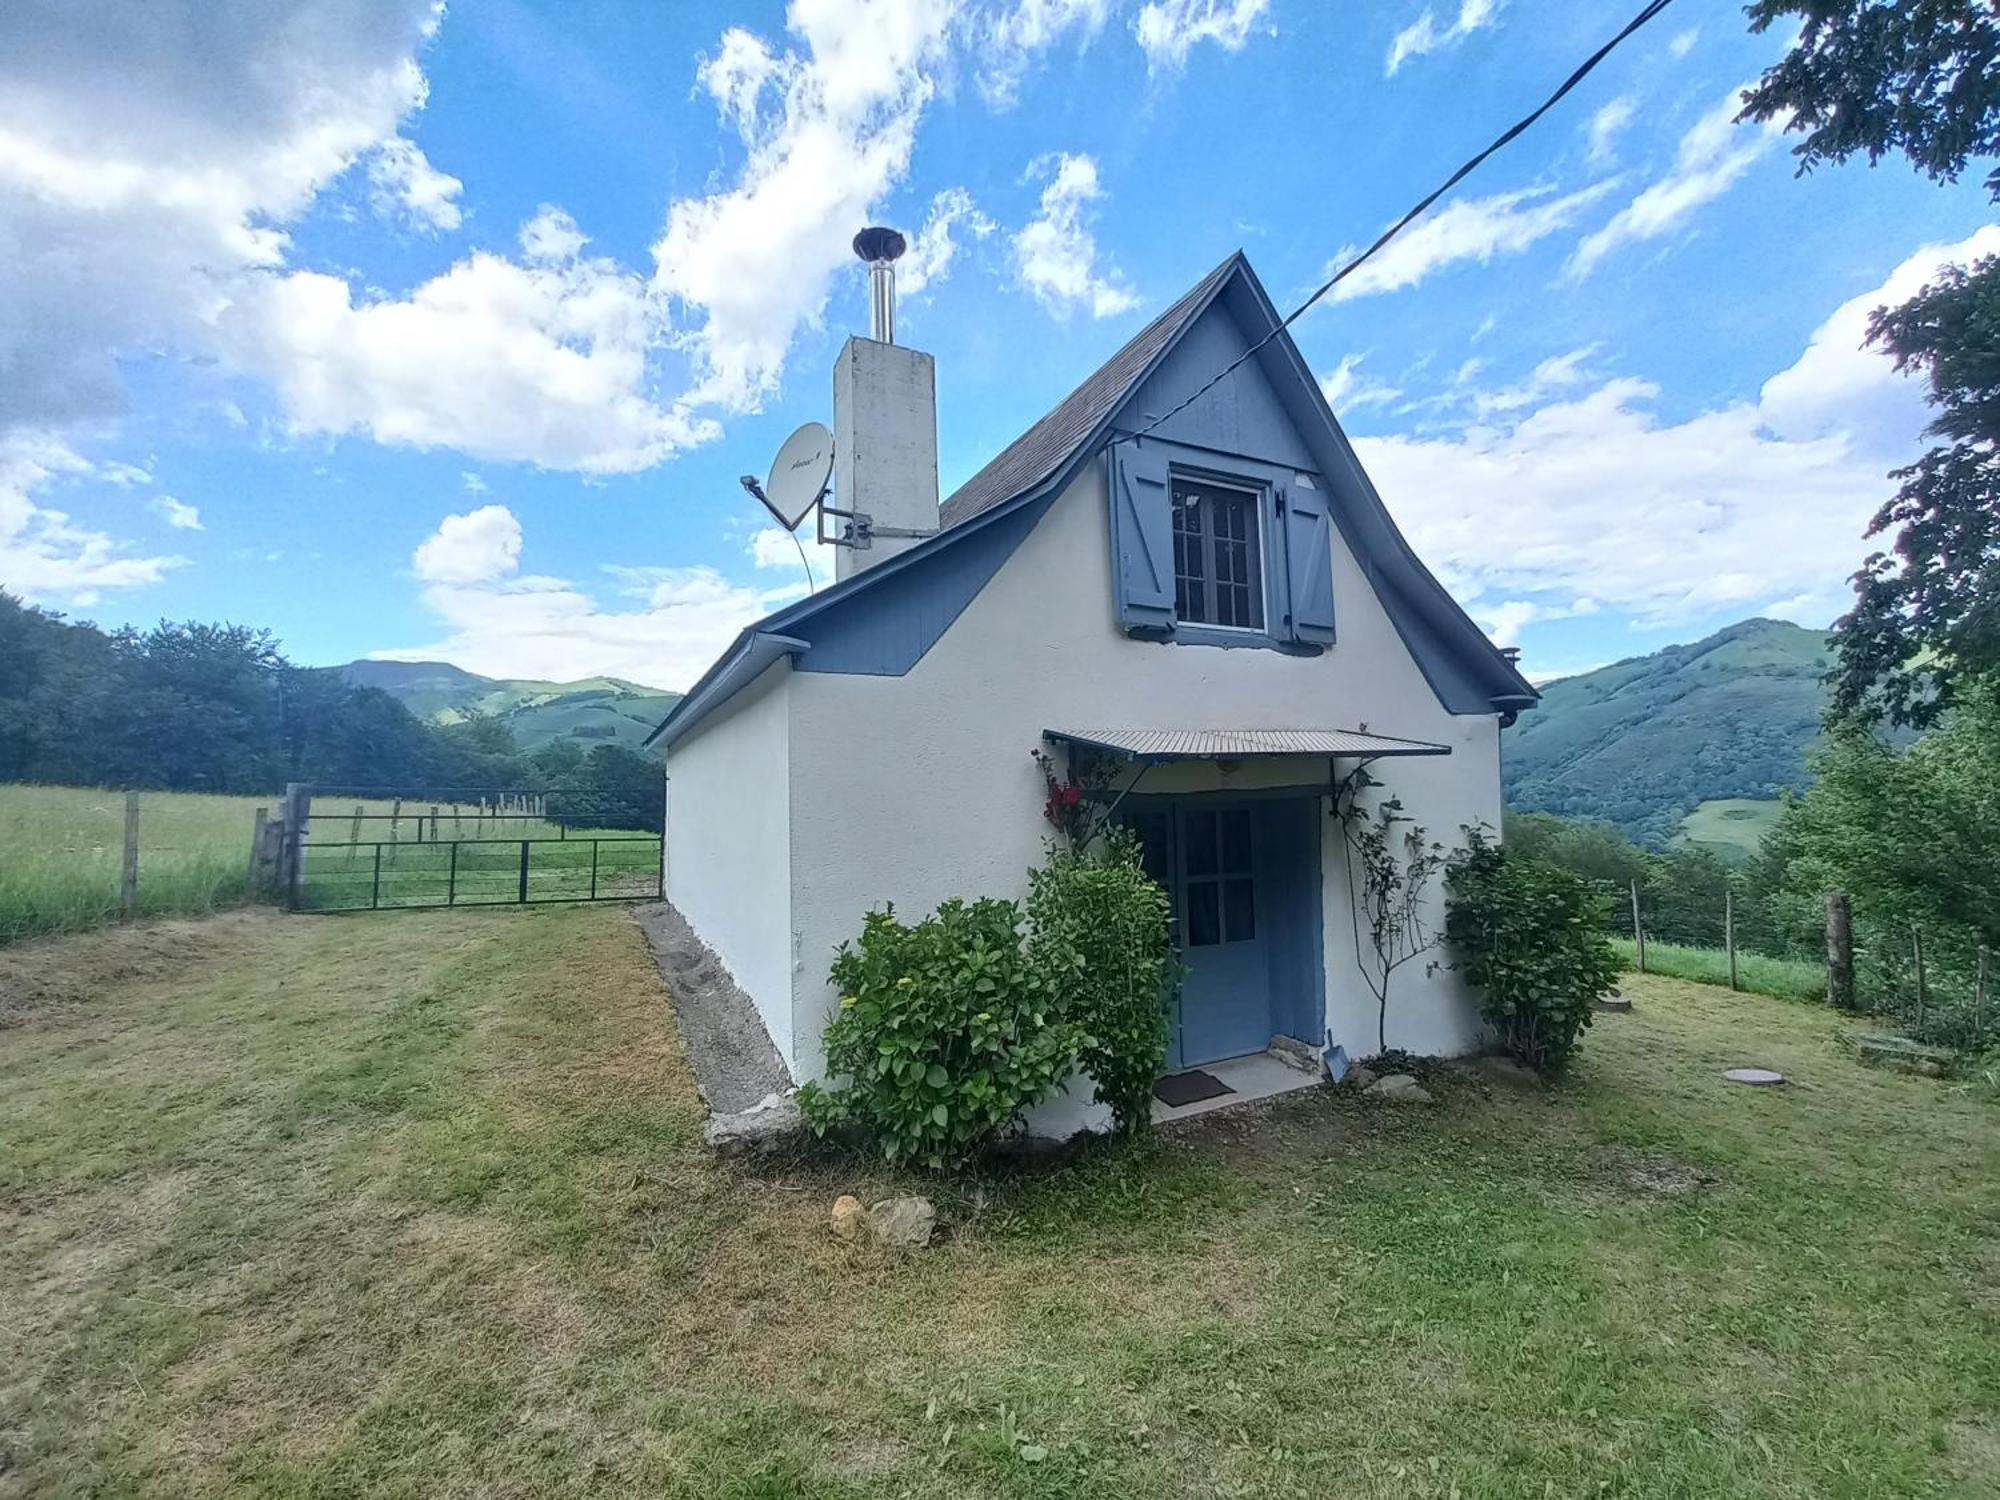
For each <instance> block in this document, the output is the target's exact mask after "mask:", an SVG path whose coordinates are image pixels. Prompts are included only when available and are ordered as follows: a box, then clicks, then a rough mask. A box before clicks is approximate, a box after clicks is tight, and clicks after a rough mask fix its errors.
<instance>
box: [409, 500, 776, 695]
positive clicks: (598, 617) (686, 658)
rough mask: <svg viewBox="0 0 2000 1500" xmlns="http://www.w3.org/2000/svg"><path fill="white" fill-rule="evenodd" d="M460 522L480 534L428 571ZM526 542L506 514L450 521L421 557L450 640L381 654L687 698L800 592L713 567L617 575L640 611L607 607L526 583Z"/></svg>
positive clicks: (432, 606) (562, 588) (583, 595)
mask: <svg viewBox="0 0 2000 1500" xmlns="http://www.w3.org/2000/svg"><path fill="white" fill-rule="evenodd" d="M489 512H498V515H497V516H489V515H488V513H489ZM482 518H484V519H482ZM454 521H457V522H467V523H472V522H477V524H476V525H468V526H465V527H461V528H458V530H457V531H456V532H454V533H452V536H451V540H450V542H449V543H448V544H446V545H444V546H443V547H442V548H441V550H440V551H438V552H436V553H433V554H432V555H431V557H430V558H429V559H428V560H426V549H428V548H431V547H432V546H433V544H439V543H443V542H444V540H445V538H446V537H447V532H448V529H449V528H451V526H452V523H453V522H454ZM475 533H477V534H476V535H475ZM521 542H522V536H521V528H520V524H519V522H518V521H516V520H515V518H514V517H513V515H512V514H511V513H510V512H508V511H507V510H505V509H504V507H501V506H487V507H483V508H482V509H481V510H478V511H473V512H472V513H471V514H470V515H468V516H455V517H451V518H449V519H447V521H446V523H445V525H444V526H441V527H440V528H439V529H438V532H437V534H436V535H435V536H433V537H432V538H431V539H430V540H429V541H427V542H426V543H425V544H424V546H423V547H421V548H419V549H418V554H417V557H418V563H417V571H418V574H419V576H420V577H424V578H425V580H426V582H425V586H424V589H423V596H422V597H423V602H424V606H425V607H426V608H427V609H429V610H430V611H431V612H432V613H433V614H435V615H436V616H437V617H438V618H439V620H440V621H441V622H442V623H443V624H444V626H445V627H446V633H445V634H444V635H443V636H441V637H440V638H438V639H437V640H434V641H431V642H429V643H427V644H424V645H420V646H410V647H404V648H400V649H397V650H390V651H378V652H375V653H373V654H374V655H375V656H376V657H377V658H378V659H382V660H387V661H448V662H452V663H454V664H456V665H458V666H461V667H464V668H466V669H467V670H468V671H473V672H483V673H486V674H489V675H491V676H496V677H541V678H549V679H553V680H557V681H562V680H567V679H571V678H576V677H587V676H593V675H597V674H600V673H601V674H609V675H612V676H617V677H626V678H630V679H632V680H633V681H636V682H644V683H650V684H653V685H655V686H658V687H664V688H676V689H681V688H686V687H688V686H690V685H691V684H692V683H693V682H694V679H695V678H697V677H698V676H700V675H701V673H702V672H703V671H704V670H705V669H706V668H707V666H708V664H709V663H710V662H712V661H713V660H714V659H715V658H716V656H717V655H719V654H720V653H721V651H722V649H723V648H724V647H725V646H726V645H728V644H729V641H730V640H731V638H733V637H734V636H735V634H736V632H737V631H738V630H740V629H742V627H743V626H745V625H748V624H751V623H753V622H755V621H756V620H758V619H761V618H762V617H763V616H764V615H765V614H767V613H769V612H770V611H771V610H772V609H773V608H775V607H776V606H777V605H779V604H781V603H783V602H784V601H786V600H787V599H791V598H794V597H796V596H797V595H798V593H799V591H800V589H801V588H802V585H801V584H798V583H787V584H784V585H781V586H779V587H777V588H770V589H757V588H745V587H743V586H742V585H739V584H734V583H731V582H730V581H729V580H728V579H726V578H724V577H723V576H722V575H721V574H720V573H718V572H716V571H715V570H714V569H712V568H639V567H618V568H608V569H606V570H605V571H606V572H607V573H608V574H610V575H611V576H612V578H613V579H614V580H615V584H614V587H615V589H616V591H617V594H618V596H619V597H621V598H624V599H627V600H630V601H633V602H632V603H631V604H630V606H629V607H626V608H617V607H611V608H607V607H606V606H605V605H604V604H603V603H601V602H600V601H599V600H598V599H597V598H595V597H594V596H593V595H592V594H590V593H589V592H587V591H585V590H584V589H582V588H579V587H578V586H577V585H576V584H574V583H571V582H570V581H568V580H566V579H562V578H549V577H540V576H533V575H521V574H520V573H519V572H518V569H519V566H520V555H521ZM427 567H429V568H431V571H430V572H427V571H426V569H427Z"/></svg>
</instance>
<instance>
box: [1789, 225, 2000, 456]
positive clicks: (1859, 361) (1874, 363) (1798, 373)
mask: <svg viewBox="0 0 2000 1500" xmlns="http://www.w3.org/2000/svg"><path fill="white" fill-rule="evenodd" d="M1985 255H2000V225H1991V224H1989V225H1987V226H1986V227H1985V228H1983V229H1980V230H1978V231H1977V232H1975V233H1974V234H1972V235H1970V236H1969V237H1967V238H1966V239H1963V240H1960V241H1959V242H1958V243H1956V244H1951V245H1939V244H1933V245H1925V246H1923V247H1921V248H1920V249H1918V250H1916V251H1915V252H1913V253H1912V254H1911V255H1909V256H1907V257H1906V258H1905V259H1904V260H1903V263H1902V264H1901V265H1899V266H1897V267H1896V269H1895V270H1894V271H1893V272H1891V273H1890V275H1889V278H1888V279H1887V280H1886V281H1884V282H1883V283H1882V284H1881V285H1880V286H1878V287H1876V288H1874V289H1873V290H1871V291H1867V292H1863V293H1861V294H1860V295H1859V296H1857V297H1851V298H1849V299H1848V300H1847V301H1846V302H1843V303H1842V304H1841V305H1840V306H1839V307H1838V308H1837V309H1835V311H1834V313H1833V315H1832V316H1831V317H1829V318H1828V319H1827V320H1826V321H1825V322H1823V323H1821V324H1820V326H1819V327H1818V328H1817V329H1816V330H1815V331H1814V333H1813V336H1812V342H1811V343H1810V344H1808V345H1807V346H1806V351H1805V353H1804V354H1803V355H1801V356H1800V357H1799V360H1798V362H1797V363H1796V364H1794V365H1793V366H1792V367H1791V368H1790V369H1788V370H1783V371H1781V372H1779V373H1778V374H1776V375H1774V376H1772V377H1771V378H1770V379H1769V380H1767V381H1765V382H1764V389H1763V392H1762V396H1761V405H1762V408H1763V410H1764V413H1765V415H1766V417H1767V418H1768V420H1769V421H1770V423H1771V426H1772V428H1773V430H1775V431H1777V432H1779V433H1782V434H1784V435H1785V436H1787V437H1819V436H1823V435H1825V434H1826V433H1828V432H1834V431H1844V432H1849V433H1852V434H1854V435H1856V436H1857V437H1858V438H1859V439H1860V440H1861V441H1862V442H1864V443H1866V444H1868V445H1869V446H1871V447H1873V448H1876V449H1888V448H1891V447H1892V446H1893V445H1894V444H1896V443H1897V442H1898V441H1900V440H1901V439H1902V438H1903V437H1904V436H1905V435H1907V434H1909V433H1911V432H1914V431H1916V430H1917V429H1918V428H1919V427H1920V426H1922V425H1923V424H1924V423H1925V422H1926V421H1928V420H1929V417H1930V415H1931V413H1929V412H1928V411H1927V409H1926V407H1925V405H1924V401H1923V396H1924V389H1925V388H1924V386H1923V384H1922V383H1921V382H1919V381H1914V380H1898V379H1892V378H1890V377H1889V376H1888V375H1887V374H1886V369H1887V364H1888V362H1887V361H1886V360H1884V359H1881V358H1880V357H1878V356H1875V355H1864V354H1861V353H1860V350H1861V347H1862V344H1863V342H1864V341H1865V340H1866V338H1867V336H1868V319H1869V317H1870V315H1871V314H1873V313H1874V311H1875V309H1876V308H1878V307H1884V306H1892V305H1894V304H1896V303H1900V302H1906V301H1908V300H1909V299H1910V298H1911V297H1914V296H1915V295H1916V294H1917V293H1918V292H1919V291H1921V290H1922V289H1923V287H1924V286H1925V284H1926V283H1928V282H1930V281H1931V280H1933V279H1934V278H1935V277H1936V276H1937V273H1938V272H1939V271H1940V270H1941V269H1942V268H1943V267H1945V266H1947V265H1952V264H1958V265H1965V264H1968V263H1970V262H1971V261H1974V260H1977V259H1979V258H1980V257H1981V256H1985Z"/></svg>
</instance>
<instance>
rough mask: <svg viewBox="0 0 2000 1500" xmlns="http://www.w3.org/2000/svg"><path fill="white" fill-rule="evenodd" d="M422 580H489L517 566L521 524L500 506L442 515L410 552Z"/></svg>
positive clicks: (430, 581) (411, 560)
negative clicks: (429, 532)
mask: <svg viewBox="0 0 2000 1500" xmlns="http://www.w3.org/2000/svg"><path fill="white" fill-rule="evenodd" d="M410 566H411V567H412V568H413V569H414V570H415V571H416V575H417V577H419V578H421V579H423V580H424V581H425V582H426V583H446V584H456V583H490V582H492V581H493V580H495V579H500V578H507V577H510V576H512V575H513V574H514V573H515V572H517V571H518V570H519V569H520V566H521V523H520V522H519V521H517V520H516V519H515V518H514V513H513V512H512V511H511V510H509V509H507V507H506V506H504V505H482V506H480V507H479V508H478V509H477V510H470V511H467V512H466V513H465V514H463V515H457V516H446V517H445V518H444V519H443V520H442V521H440V522H439V523H438V529H437V530H436V531H434V532H432V533H431V534H430V535H429V536H428V537H426V538H425V539H424V540H423V542H422V543H421V544H419V546H418V547H417V550H416V551H415V552H414V553H412V554H411V555H410Z"/></svg>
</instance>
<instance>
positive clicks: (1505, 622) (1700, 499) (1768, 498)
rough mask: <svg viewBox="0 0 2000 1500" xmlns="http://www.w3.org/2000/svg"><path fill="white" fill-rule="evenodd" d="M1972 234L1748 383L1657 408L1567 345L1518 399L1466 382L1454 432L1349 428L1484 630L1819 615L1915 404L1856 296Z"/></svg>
mask: <svg viewBox="0 0 2000 1500" xmlns="http://www.w3.org/2000/svg"><path fill="white" fill-rule="evenodd" d="M1992 249H2000V227H1996V228H1989V229H1985V230H1982V231H1980V233H1979V234H1977V235H1975V236H1973V237H1972V238H1970V239H1968V240H1966V241H1963V242H1961V243H1960V244H1957V245H1949V246H1926V247H1924V248H1923V249H1921V250H1919V251H1917V252H1915V253H1914V254H1912V255H1911V256H1910V257H1908V258H1907V259H1906V260H1905V261H1904V262H1903V263H1902V264H1901V265H1900V266H1898V267H1897V269H1896V270H1895V271H1894V272H1893V273H1892V274H1891V275H1890V276H1889V277H1888V278H1887V279H1886V280H1885V281H1884V282H1883V283H1882V284H1881V285H1880V286H1879V287H1877V288H1875V289H1874V290H1872V291H1870V292H1867V293H1865V294H1863V295H1862V296H1859V297H1856V298H1854V299H1852V300H1850V301H1849V302H1847V303H1845V304H1843V305H1842V306H1841V307H1840V308H1839V309H1837V310H1836V311H1835V312H1834V313H1833V314H1831V315H1830V316H1829V317H1828V318H1827V319H1825V320H1824V321H1823V322H1822V323H1821V325H1820V326H1819V328H1818V329H1817V330H1816V331H1815V333H1814V334H1813V336H1812V338H1811V340H1810V342H1809V343H1808V345H1807V347H1806V349H1805V350H1804V351H1803V352H1802V353H1801V355H1800V357H1799V359H1798V360H1797V361H1796V362H1795V363H1794V364H1792V365H1791V366H1790V367H1789V368H1788V369H1786V370H1784V371H1781V372H1779V373H1778V374H1776V375H1774V376H1773V377H1772V378H1771V379H1770V380H1768V381H1766V382H1765V384H1764V386H1763V388H1762V390H1761V392H1760V393H1759V396H1758V398H1757V399H1756V400H1754V401H1750V400H1746V401H1739V402H1736V403H1734V404H1732V405H1728V406H1725V407H1722V408H1719V409H1716V410H1712V411H1705V412H1701V413H1698V414H1696V415H1694V416H1691V417H1688V418H1686V419H1685V420H1681V421H1668V420H1663V419H1662V418H1661V417H1660V416H1659V415H1658V414H1657V413H1656V411H1655V409H1654V403H1655V401H1656V398H1657V397H1658V394H1659V392H1658V389H1657V387H1655V386H1654V385H1653V384H1651V383H1650V382H1648V381H1646V380H1643V379H1637V378H1633V377H1630V376H1624V377H1613V378H1605V377H1600V376H1596V375H1592V374H1590V373H1588V372H1587V370H1586V369H1585V359H1586V358H1587V356H1588V355H1589V354H1590V352H1591V351H1589V350H1578V351H1572V352H1571V353H1569V354H1566V355H1561V356H1558V357H1557V358H1556V359H1555V360H1552V361H1545V362H1544V363H1543V365H1542V366H1540V367H1539V368H1538V370H1537V372H1536V376H1535V377H1533V378H1531V379H1530V380H1529V381H1528V382H1527V383H1526V387H1525V389H1526V390H1527V391H1528V392H1529V394H1528V395H1527V396H1526V398H1525V399H1523V400H1519V401H1516V400H1513V399H1511V398H1510V399H1507V400H1496V399H1494V398H1493V397H1492V396H1490V395H1486V396H1485V399H1481V398H1482V394H1484V393H1480V392H1477V391H1473V392H1471V393H1469V399H1470V401H1471V404H1472V409H1473V410H1474V412H1475V413H1477V415H1476V416H1474V417H1473V418H1472V419H1471V420H1469V421H1468V422H1466V423H1465V424H1464V425H1462V426H1461V427H1460V428H1459V429H1458V430H1457V431H1454V432H1450V433H1447V434H1445V435H1440V436H1411V435H1403V436H1392V437H1375V438H1360V439H1357V440H1356V442H1355V447H1356V448H1357V450H1359V452H1360V454H1361V458H1362V461H1363V463H1364V464H1365V465H1366V467H1367V469H1368V471H1369V473H1370V474H1371V475H1372V476H1373V477H1374V479H1375V481H1376V484H1377V485H1378V486H1379V488H1380V489H1381V492H1382V495H1383V498H1384V499H1385V500H1386V501H1387V502H1388V504H1389V507H1390V509H1391V510H1392V511H1393V512H1394V513H1395V515H1396V517H1397V520H1398V521H1399V522H1400V523H1401V524H1402V525H1403V527H1404V528H1405V529H1406V531H1407V532H1408V533H1409V535H1410V539H1411V541H1412V543H1413V545H1415V547H1416V548H1417V550H1418V551H1419V553H1421V554H1422V555H1423V556H1424V558H1425V559H1426V561H1428V562H1430V563H1431V564H1432V565H1433V566H1434V567H1435V568H1436V569H1437V570H1438V572H1439V575H1440V577H1441V578H1442V579H1444V581H1445V582H1446V583H1447V585H1448V586H1449V587H1450V588H1451V589H1452V590H1453V592H1454V593H1455V594H1456V595H1457V596H1458V597H1459V598H1460V599H1461V600H1463V601H1465V602H1466V603H1467V607H1468V608H1469V609H1470V610H1471V612H1472V613H1473V614H1474V616H1475V617H1476V618H1480V619H1481V620H1482V621H1484V622H1485V623H1486V624H1487V625H1488V627H1489V628H1490V629H1493V630H1494V631H1495V632H1496V634H1498V635H1500V636H1501V637H1502V638H1505V637H1506V636H1508V635H1510V634H1513V633H1518V632H1519V630H1520V629H1522V628H1523V627H1524V626H1526V625H1528V624H1530V623H1533V622H1535V621H1539V620H1546V619H1549V618H1553V617H1557V616H1559V615H1566V614H1575V613H1579V612H1583V611H1585V610H1586V609H1589V610H1595V609H1596V608H1598V607H1600V606H1602V607H1604V608H1608V609H1616V610H1620V611H1623V612H1626V613H1629V614H1631V615H1633V616H1634V617H1636V619H1637V620H1638V621H1639V623H1641V624H1642V625H1647V626H1653V625H1671V624H1680V623H1686V622H1691V621H1696V620H1699V619H1701V618H1703V617H1705V616H1711V615H1713V614H1715V613H1718V612H1724V611H1728V612H1740V613H1749V612H1766V613H1768V612H1771V611H1774V610H1780V611H1783V612H1784V613H1785V614H1786V615H1788V616H1789V617H1792V618H1798V619H1801V620H1805V621H1807V622H1809V623H1813V624H1816V625H1823V624H1825V623H1826V621H1828V620H1829V619H1831V618H1832V617H1833V616H1834V615H1835V614H1837V613H1838V612H1839V611H1840V609H1841V608H1842V607H1843V604H1844V602H1845V600H1846V598H1847V595H1848V590H1847V584H1846V578H1847V576H1848V574H1849V573H1851V572H1852V571H1853V569H1854V568H1855V566H1856V565H1857V564H1858V563H1859V562H1860V560H1861V558H1862V557H1863V555H1865V553H1866V552H1867V551H1868V549H1869V543H1868V542H1867V541H1865V540H1864V539H1863V536H1862V532H1863V529H1864V527H1865V526H1866V524H1867V521H1868V519H1869V517H1870V516H1871V515H1872V514H1873V513H1874V511H1875V509H1876V508H1877V507H1878V506H1879V505H1880V504H1881V502H1882V501H1883V499H1885V498H1886V497H1887V495H1888V494H1889V493H1890V491H1891V490H1892V489H1893V481H1891V480H1889V479H1888V478H1887V477H1886V471H1887V470H1888V469H1889V468H1891V467H1893V466H1894V465H1896V464H1898V463H1900V462H1905V461H1907V459H1908V458H1909V457H1910V455H1911V454H1912V453H1913V451H1914V450H1915V448H1916V446H1917V443H1918V441H1919V433H1920V430H1921V427H1922V425H1923V421H1924V412H1923V409H1922V407H1921V404H1920V402H1919V401H1918V400H1917V399H1916V397H1917V396H1918V395H1919V394H1920V387H1919V384H1918V382H1916V381H1913V380H1910V379H1908V378H1907V377H1904V376H1900V375H1898V374H1896V372H1895V369H1894V366H1893V365H1892V363H1891V362H1890V361H1889V360H1888V359H1886V358H1884V357H1883V356H1881V355H1879V354H1876V353H1873V352H1870V351H1865V350H1863V349H1861V348H1860V347H1859V337H1858V335H1859V329H1860V327H1861V325H1862V323H1863V322H1864V321H1865V318H1866V309H1868V308H1872V307H1875V306H1878V305H1880V304H1882V303H1883V302H1885V301H1894V300H1896V299H1897V298H1898V297H1901V296H1904V295H1907V294H1908V292H1910V291H1912V290H1914V289H1915V288H1916V287H1917V286H1918V285H1920V284H1921V283H1922V282H1923V281H1924V280H1925V279H1926V277H1928V276H1929V275H1930V274H1931V273H1932V272H1933V271H1934V270H1935V269H1936V267H1937V266H1938V265H1940V264H1942V263H1943V262H1944V261H1946V260H1963V259H1965V258H1967V257H1968V256H1972V255H1977V254H1980V253H1983V252H1985V251H1988V250H1992ZM1475 373H1476V372H1475ZM1537 387H1539V389H1536V388H1537ZM1892 417H1893V419H1891V418H1892Z"/></svg>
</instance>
